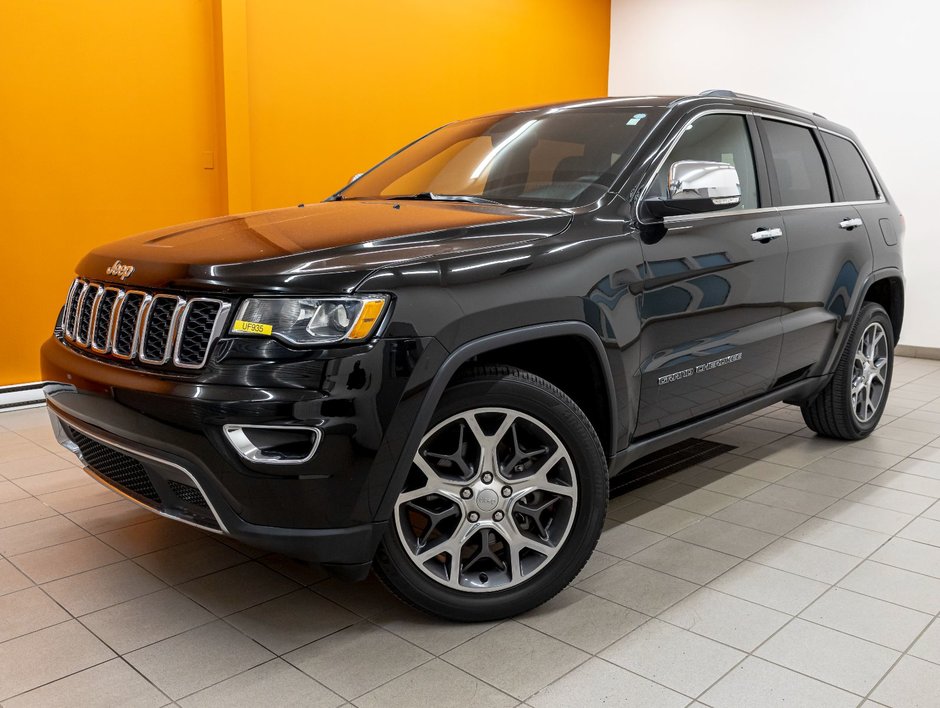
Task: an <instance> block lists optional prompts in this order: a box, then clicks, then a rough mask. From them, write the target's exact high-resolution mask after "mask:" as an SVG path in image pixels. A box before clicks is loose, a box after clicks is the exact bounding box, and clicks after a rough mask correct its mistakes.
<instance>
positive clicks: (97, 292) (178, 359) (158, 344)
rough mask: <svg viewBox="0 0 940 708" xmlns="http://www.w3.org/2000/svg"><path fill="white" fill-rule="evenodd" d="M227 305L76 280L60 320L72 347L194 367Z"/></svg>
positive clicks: (203, 358)
mask: <svg viewBox="0 0 940 708" xmlns="http://www.w3.org/2000/svg"><path fill="white" fill-rule="evenodd" d="M228 309H229V304H228V303H226V302H223V301H222V300H215V299H211V298H203V297H196V298H192V299H191V300H188V301H187V300H186V299H185V298H183V297H180V296H178V295H170V294H167V293H148V292H144V291H142V290H124V289H122V288H120V287H115V286H112V285H108V286H105V285H104V284H100V283H89V282H86V281H84V280H81V279H76V280H75V282H74V283H72V287H71V288H70V289H69V294H68V298H67V299H66V303H65V310H64V314H63V317H62V333H63V335H64V337H65V340H66V341H67V342H68V343H69V344H71V345H73V346H76V347H79V348H82V349H91V350H92V351H94V352H95V353H97V354H101V355H111V356H114V357H116V358H118V359H124V360H132V359H136V360H137V361H140V362H142V363H144V364H151V365H158V366H159V365H164V364H168V363H170V362H172V363H173V364H174V365H175V366H178V367H182V368H187V369H198V368H200V367H202V366H203V365H204V364H205V363H206V359H207V358H208V356H209V351H210V349H211V347H212V343H213V342H214V341H215V340H216V339H217V338H218V336H219V334H220V333H221V328H222V326H223V325H224V323H225V315H226V314H227V312H228Z"/></svg>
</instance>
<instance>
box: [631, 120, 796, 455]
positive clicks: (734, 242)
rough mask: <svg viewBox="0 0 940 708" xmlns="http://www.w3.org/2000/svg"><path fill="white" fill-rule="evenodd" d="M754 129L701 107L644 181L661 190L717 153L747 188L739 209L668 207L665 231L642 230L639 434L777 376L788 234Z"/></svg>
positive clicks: (651, 191)
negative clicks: (686, 167)
mask: <svg viewBox="0 0 940 708" xmlns="http://www.w3.org/2000/svg"><path fill="white" fill-rule="evenodd" d="M754 137H755V123H754V121H753V118H752V117H750V116H749V115H748V114H746V113H744V112H732V111H728V112H724V111H721V112H716V111H709V112H707V113H705V114H700V115H698V116H695V117H693V118H692V119H691V120H689V121H687V122H685V123H683V124H682V125H680V126H679V127H678V131H677V136H676V137H675V138H674V139H675V140H676V142H675V144H674V146H673V147H672V148H671V149H670V151H669V152H668V154H667V156H666V157H665V158H663V160H662V162H661V165H660V167H659V168H657V171H656V173H655V175H654V177H653V179H652V180H651V182H650V184H649V186H648V187H647V189H646V192H645V196H657V195H660V194H662V190H663V189H664V188H665V181H666V178H665V175H666V174H667V172H668V169H669V165H670V164H671V163H672V162H675V161H678V160H710V161H719V162H727V163H731V164H733V165H734V166H735V167H736V169H737V171H738V175H739V178H740V180H741V191H742V198H741V203H740V204H739V205H738V207H736V208H735V209H728V210H723V211H715V212H710V213H707V214H697V215H690V216H682V217H667V219H665V221H664V225H665V226H666V232H665V234H663V235H661V236H659V237H647V238H643V239H642V240H641V243H642V249H643V260H644V272H643V292H642V295H641V297H640V299H639V309H640V313H639V314H640V318H641V323H642V332H641V343H640V346H641V363H640V367H641V370H640V379H641V389H640V407H639V412H638V422H637V427H636V430H635V433H634V435H635V436H636V437H642V436H644V435H647V434H651V433H654V432H657V431H659V430H663V429H666V428H669V427H672V426H674V425H677V424H680V423H683V422H687V421H690V420H693V419H695V418H698V417H700V416H703V415H706V414H708V413H711V412H713V411H715V410H718V409H721V408H726V407H728V406H731V405H733V404H735V403H737V402H740V401H742V400H745V399H748V398H752V397H754V396H757V395H759V394H761V393H764V392H765V391H766V390H767V389H768V387H769V386H770V384H771V382H772V381H773V378H774V374H775V372H776V370H777V359H778V356H779V353H780V344H781V324H780V312H781V308H780V303H781V301H782V299H783V287H784V273H785V271H786V258H787V239H786V235H785V234H784V231H783V221H782V219H781V217H780V215H779V214H778V213H777V212H776V210H775V209H773V208H772V207H770V205H769V201H770V192H769V190H768V189H767V188H766V184H765V182H766V179H765V176H764V166H763V158H762V155H761V152H760V150H759V149H757V150H755V149H754V144H755V141H754ZM763 233H765V234H767V237H766V238H763V239H761V238H760V235H761V234H763Z"/></svg>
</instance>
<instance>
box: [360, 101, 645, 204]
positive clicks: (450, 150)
mask: <svg viewBox="0 0 940 708" xmlns="http://www.w3.org/2000/svg"><path fill="white" fill-rule="evenodd" d="M661 113H662V111H661V110H660V109H657V108H641V109H638V108H635V107H624V108H616V107H611V106H604V105H601V106H598V107H590V106H588V107H578V108H565V107H562V108H555V109H549V110H546V111H543V112H534V111H526V112H522V113H510V114H503V115H495V116H486V117H484V118H476V119H473V120H467V121H461V122H458V123H452V124H450V125H447V126H444V127H443V128H440V129H439V130H436V131H434V132H433V133H431V134H429V135H427V136H425V137H424V138H422V139H421V140H418V141H417V142H415V143H414V144H412V145H410V146H408V147H406V148H405V149H404V150H402V151H401V152H399V153H397V154H395V155H393V156H392V157H390V158H389V159H388V160H386V161H385V162H383V163H381V164H380V165H379V166H377V167H376V168H375V169H373V170H371V171H370V172H369V173H367V174H366V175H365V176H363V177H362V178H361V179H359V180H358V181H357V182H355V183H354V184H352V185H351V186H350V187H348V188H347V189H346V190H344V191H343V193H342V194H343V198H344V199H357V198H358V199H394V198H396V197H406V196H409V195H427V194H428V193H433V194H436V195H441V196H443V195H451V196H458V195H461V196H471V197H482V198H485V199H492V200H495V201H498V202H506V203H509V204H535V205H547V206H574V205H577V204H587V203H590V202H592V201H595V200H597V199H598V198H600V197H602V196H603V195H604V194H606V193H607V190H608V188H609V187H610V185H611V184H612V183H613V182H614V180H615V179H616V177H617V175H619V174H620V172H621V171H622V170H623V168H624V167H625V165H626V162H627V160H628V159H629V158H630V156H631V155H632V154H633V150H634V146H635V145H638V144H639V141H640V140H641V139H642V138H643V136H644V135H646V133H647V132H648V131H649V130H650V127H651V126H652V125H654V124H655V123H656V119H657V118H658V117H659V116H660V114H661Z"/></svg>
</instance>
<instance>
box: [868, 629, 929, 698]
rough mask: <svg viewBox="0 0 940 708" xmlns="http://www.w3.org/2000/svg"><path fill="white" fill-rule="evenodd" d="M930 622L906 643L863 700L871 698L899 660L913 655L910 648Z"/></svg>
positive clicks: (922, 634) (918, 639) (921, 635)
mask: <svg viewBox="0 0 940 708" xmlns="http://www.w3.org/2000/svg"><path fill="white" fill-rule="evenodd" d="M935 621H936V620H935ZM931 624H932V623H931V622H928V623H927V626H926V627H924V628H923V629H922V630H921V631H920V632H919V633H918V634H917V636H916V637H914V639H913V641H911V643H910V644H908V645H907V648H906V649H905V650H904V651H902V652H901V653H900V655H899V656H898V658H897V659H896V660H895V661H894V662H893V663H892V664H891V666H890V667H888V670H887V671H885V672H884V673H883V674H882V675H881V677H880V678H879V679H878V681H876V682H875V685H874V686H872V688H871V690H870V691H869V692H868V693H867V694H865V700H868V699H870V698H871V696H872V694H873V693H874V692H875V691H877V690H878V687H879V686H880V685H881V684H882V683H883V682H884V680H885V679H886V678H887V677H888V675H889V674H890V673H891V672H892V671H894V669H895V668H896V667H897V665H898V664H900V663H901V660H902V659H904V657H905V656H912V657H913V655H912V654H910V653H909V652H910V651H911V649H913V648H914V645H915V644H917V642H918V641H920V638H921V637H923V636H924V633H925V632H926V631H927V630H928V629H929V628H930V625H931ZM913 658H915V659H916V658H918V657H913ZM930 663H933V662H930ZM937 665H938V666H940V664H937Z"/></svg>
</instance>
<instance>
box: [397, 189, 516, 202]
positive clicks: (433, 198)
mask: <svg viewBox="0 0 940 708" xmlns="http://www.w3.org/2000/svg"><path fill="white" fill-rule="evenodd" d="M386 199H413V200H417V201H428V202H467V203H469V204H502V202H498V201H496V200H495V199H487V198H486V197H474V196H473V195H470V194H436V193H435V192H418V193H417V194H401V195H399V196H397V197H386Z"/></svg>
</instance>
